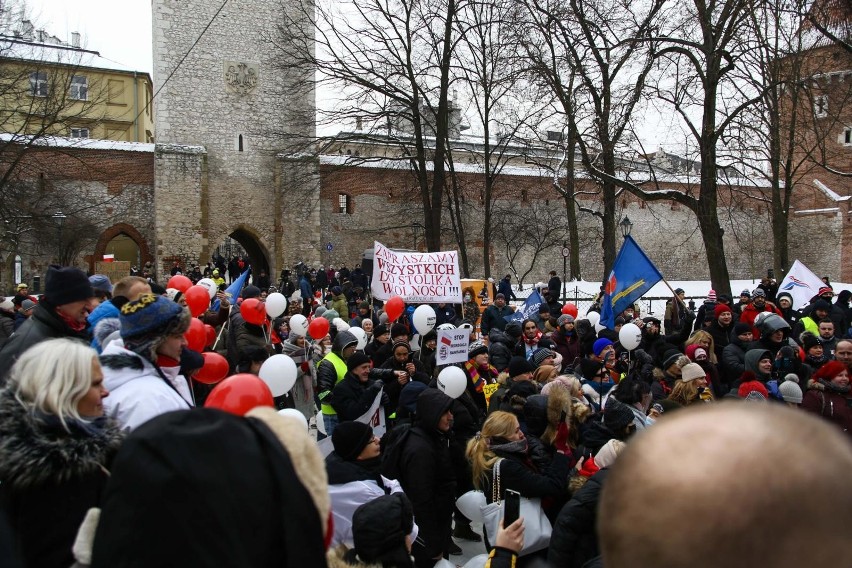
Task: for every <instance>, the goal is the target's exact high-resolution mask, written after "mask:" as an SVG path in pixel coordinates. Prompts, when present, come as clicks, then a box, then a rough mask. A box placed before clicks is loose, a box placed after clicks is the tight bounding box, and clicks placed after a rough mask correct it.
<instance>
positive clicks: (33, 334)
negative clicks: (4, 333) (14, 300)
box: [0, 299, 92, 385]
mask: <svg viewBox="0 0 852 568" xmlns="http://www.w3.org/2000/svg"><path fill="white" fill-rule="evenodd" d="M60 337H67V338H68V339H78V340H80V341H82V342H85V343H86V344H87V345H88V344H89V342H90V341H91V339H92V338H91V336H90V335H89V333H88V332H87V331H85V330H84V331H74V330H73V329H71V328H70V327H68V324H66V323H65V322H64V321H62V319H61V318H60V317H59V315H58V314H57V313H56V312H55V311H54V310H53V308H52V307H51V306H49V305H48V304H47V302H46V301H45V300H43V299H42V301H41V302H40V303H38V304H36V307H35V309H33V315H32V316H31V317H30V318H29V319H27V321H25V322H24V324H23V325H22V326H21V327H19V328H18V329H17V331H15V333H13V334H12V335H11V336H10V337H9V339H8V341H6V343H4V344H3V347H2V348H0V385H3V384H4V383H5V382H6V375H7V374H8V373H9V369H11V368H12V365H14V364H15V361H17V360H18V357H20V356H21V353H23V352H24V351H26V350H27V349H29V348H30V347H32V346H33V345H35V344H37V343H41V342H42V341H47V340H48V339H57V338H60Z"/></svg>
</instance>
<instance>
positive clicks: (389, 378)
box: [325, 351, 409, 422]
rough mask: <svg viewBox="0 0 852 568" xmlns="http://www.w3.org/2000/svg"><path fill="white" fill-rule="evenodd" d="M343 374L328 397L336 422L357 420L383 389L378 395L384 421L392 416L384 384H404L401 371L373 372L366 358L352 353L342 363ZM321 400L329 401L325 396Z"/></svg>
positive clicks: (394, 409) (358, 352) (393, 412)
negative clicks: (380, 396)
mask: <svg viewBox="0 0 852 568" xmlns="http://www.w3.org/2000/svg"><path fill="white" fill-rule="evenodd" d="M346 368H347V372H346V375H345V376H344V377H343V380H342V381H340V382H338V383H337V385H335V387H334V390H333V392H332V396H331V397H330V403H331V406H332V408H333V409H334V411H335V412H336V413H337V419H338V421H339V422H344V421H346V420H357V419H358V418H359V417H361V416H363V415H364V414H365V413H366V412H367V411H368V410H369V409H370V406H372V404H373V401H375V400H376V395H378V394H379V391H381V390H382V387H383V386H384V387H385V392H384V393H382V404H383V406H384V408H385V413H386V416H387V417H388V419H389V420H390V419H391V416H393V415H395V413H396V406H393V407H391V404H390V402H389V399H388V393H387V386H386V385H388V384H392V383H396V382H397V381H406V382H407V381H408V380H409V379H408V377H407V376H406V375H405V373H404V371H394V370H392V369H374V368H372V362H371V361H370V358H369V357H367V356H366V355H364V354H363V353H361V352H360V351H356V352H355V353H353V354H352V355H350V356H349V358H348V359H347V360H346ZM325 400H329V397H326V399H325Z"/></svg>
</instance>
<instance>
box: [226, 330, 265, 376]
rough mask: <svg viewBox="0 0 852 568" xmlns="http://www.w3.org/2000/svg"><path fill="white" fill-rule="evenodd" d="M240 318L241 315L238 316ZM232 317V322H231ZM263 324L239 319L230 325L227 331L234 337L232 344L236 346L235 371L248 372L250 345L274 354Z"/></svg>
mask: <svg viewBox="0 0 852 568" xmlns="http://www.w3.org/2000/svg"><path fill="white" fill-rule="evenodd" d="M239 319H240V320H242V317H240V318H239ZM233 321H234V320H233V318H232V324H233ZM264 327H265V326H260V325H255V324H253V323H248V322H247V321H244V320H243V321H241V322H240V324H239V325H231V329H230V331H229V333H230V334H231V335H230V337H233V338H234V345H235V346H236V348H237V356H236V368H237V372H240V373H245V372H248V370H249V368H250V366H251V361H250V360H249V357H248V354H249V352H250V350H251V348H252V347H259V348H260V349H263V350H264V351H266V352H267V354H269V355H274V354H275V350H274V349H273V347H272V345H270V344H269V341H267V339H266V337H267V335H268V333H269V328H266V329H264Z"/></svg>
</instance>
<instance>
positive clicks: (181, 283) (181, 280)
mask: <svg viewBox="0 0 852 568" xmlns="http://www.w3.org/2000/svg"><path fill="white" fill-rule="evenodd" d="M166 288H174V289H175V290H180V291H181V292H183V293H184V294H186V291H187V290H189V289H190V288H192V280H190V279H189V278H187V277H186V276H184V275H183V274H175V275H174V276H172V277H171V278H169V283H168V284H166Z"/></svg>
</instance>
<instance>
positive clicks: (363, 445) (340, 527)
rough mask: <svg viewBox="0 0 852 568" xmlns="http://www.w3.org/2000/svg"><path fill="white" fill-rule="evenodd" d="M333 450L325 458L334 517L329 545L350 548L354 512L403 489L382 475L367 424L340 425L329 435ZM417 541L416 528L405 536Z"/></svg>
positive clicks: (376, 440)
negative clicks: (332, 534) (332, 533)
mask: <svg viewBox="0 0 852 568" xmlns="http://www.w3.org/2000/svg"><path fill="white" fill-rule="evenodd" d="M331 441H332V445H333V446H334V451H333V452H331V453H330V454H329V455H328V457H326V458H325V469H326V472H327V474H328V493H329V495H330V496H331V510H332V515H333V517H334V536H333V537H332V539H331V546H337V545H338V544H345V545H346V546H347V547H349V548H352V546H353V536H352V533H353V526H352V522H353V513H355V510H356V509H358V507H360V506H361V505H363V504H365V503H368V502H370V501H373V500H374V499H377V498H379V497H383V496H385V495H392V494H395V493H400V494H402V486H401V485H400V484H399V482H398V481H396V480H394V479H388V478H387V477H384V476H383V475H381V473H380V470H381V465H382V458H381V452H380V445H379V438H378V436H376V435H375V434H373V429H372V428H371V427H370V425H369V424H364V423H363V422H355V421H351V422H341V423H340V424H338V425H337V428H335V429H334V434H332V436H331ZM406 534H410V535H411V539H412V541H413V540H414V539H415V538H417V525H414V524H412V528H411V529H409V531H408V533H406Z"/></svg>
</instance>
